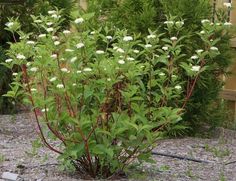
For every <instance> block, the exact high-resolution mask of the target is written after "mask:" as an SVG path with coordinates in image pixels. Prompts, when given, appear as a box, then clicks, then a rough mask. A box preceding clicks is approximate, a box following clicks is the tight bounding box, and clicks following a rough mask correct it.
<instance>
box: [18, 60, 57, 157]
mask: <svg viewBox="0 0 236 181" xmlns="http://www.w3.org/2000/svg"><path fill="white" fill-rule="evenodd" d="M21 68H22V72H23V78H24V81H25V83H26V84H27V89H28V93H29V94H30V95H29V99H30V102H31V104H32V106H33V111H34V115H35V118H36V123H37V126H38V129H39V132H40V137H41V139H42V141H43V143H44V145H45V146H47V147H48V148H49V149H50V150H52V151H54V152H56V153H58V154H62V152H61V151H59V150H57V149H55V148H53V147H52V146H51V145H50V144H49V143H48V142H47V140H46V138H45V136H44V134H43V130H42V128H41V126H40V124H39V119H38V115H37V112H36V109H35V104H34V100H33V98H32V92H31V89H30V85H29V79H28V74H27V68H26V65H25V64H24V65H22V67H21Z"/></svg>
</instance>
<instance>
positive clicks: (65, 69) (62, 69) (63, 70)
mask: <svg viewBox="0 0 236 181" xmlns="http://www.w3.org/2000/svg"><path fill="white" fill-rule="evenodd" d="M61 71H62V72H69V71H68V69H67V68H61Z"/></svg>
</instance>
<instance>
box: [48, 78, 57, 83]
mask: <svg viewBox="0 0 236 181" xmlns="http://www.w3.org/2000/svg"><path fill="white" fill-rule="evenodd" d="M56 80H57V77H52V78H51V79H49V81H50V82H54V81H56Z"/></svg>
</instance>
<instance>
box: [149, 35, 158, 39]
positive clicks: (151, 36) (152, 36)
mask: <svg viewBox="0 0 236 181" xmlns="http://www.w3.org/2000/svg"><path fill="white" fill-rule="evenodd" d="M156 37H157V36H156V35H153V34H151V35H148V36H147V39H154V38H156Z"/></svg>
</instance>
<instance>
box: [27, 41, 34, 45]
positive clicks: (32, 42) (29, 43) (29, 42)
mask: <svg viewBox="0 0 236 181" xmlns="http://www.w3.org/2000/svg"><path fill="white" fill-rule="evenodd" d="M26 44H28V45H34V44H35V42H34V41H27V42H26Z"/></svg>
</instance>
